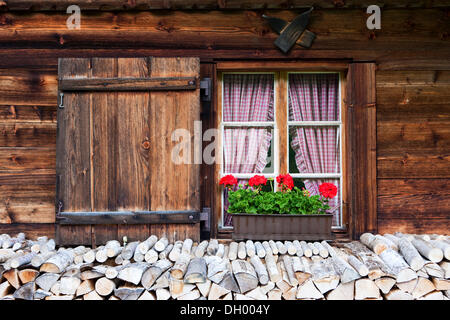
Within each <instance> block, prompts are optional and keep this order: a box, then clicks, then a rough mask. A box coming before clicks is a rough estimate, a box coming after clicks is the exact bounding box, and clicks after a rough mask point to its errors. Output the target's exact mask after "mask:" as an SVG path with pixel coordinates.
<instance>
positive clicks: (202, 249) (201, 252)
mask: <svg viewBox="0 0 450 320" xmlns="http://www.w3.org/2000/svg"><path fill="white" fill-rule="evenodd" d="M207 247H208V241H207V240H204V241H202V242H200V244H199V245H198V246H197V249H196V250H195V256H196V257H197V258H201V257H203V256H204V255H205V252H206V248H207Z"/></svg>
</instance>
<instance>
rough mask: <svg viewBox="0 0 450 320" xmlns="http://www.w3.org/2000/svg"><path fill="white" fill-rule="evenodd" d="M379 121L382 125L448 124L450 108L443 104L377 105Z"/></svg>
mask: <svg viewBox="0 0 450 320" xmlns="http://www.w3.org/2000/svg"><path fill="white" fill-rule="evenodd" d="M424 86H425V85H424ZM377 121H379V122H380V123H381V122H397V123H413V122H418V123H422V122H433V121H443V122H448V121H450V106H449V105H442V104H433V105H426V104H424V105H416V104H412V105H410V104H391V103H389V104H379V105H377Z"/></svg>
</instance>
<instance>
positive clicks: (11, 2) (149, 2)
mask: <svg viewBox="0 0 450 320" xmlns="http://www.w3.org/2000/svg"><path fill="white" fill-rule="evenodd" d="M71 4H73V3H71V2H67V1H61V0H4V1H2V4H0V10H8V11H24V10H32V11H66V9H67V7H68V6H69V5H71ZM74 4H76V5H77V6H79V7H80V8H81V10H100V11H112V10H114V11H116V10H214V9H220V10H242V9H305V8H309V7H311V6H314V7H315V8H326V9H333V8H339V9H345V8H364V9H365V8H367V6H368V5H371V4H375V5H378V6H380V7H381V8H406V7H408V8H429V7H446V6H448V2H446V1H445V0H434V1H423V0H386V1H378V0H374V1H371V2H367V1H360V0H346V1H330V0H315V1H312V0H292V1H285V0H271V1H267V0H245V1H242V0H226V1H222V0H159V1H158V0H156V1H155V0H134V1H125V0H95V1H92V0H77V1H76V2H75V3H74Z"/></svg>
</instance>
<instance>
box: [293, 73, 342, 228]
mask: <svg viewBox="0 0 450 320" xmlns="http://www.w3.org/2000/svg"><path fill="white" fill-rule="evenodd" d="M338 90H339V76H338V75H337V74H332V73H330V74H307V73H305V74H290V75H289V120H291V121H338V120H339V101H338V99H339V93H338ZM290 133H291V136H292V143H291V146H292V149H293V150H294V151H295V162H296V164H297V168H298V170H299V172H300V173H339V172H340V162H339V161H340V159H339V158H340V157H339V155H340V154H339V143H340V141H339V128H338V127H291V128H290ZM323 182H331V183H334V184H335V185H336V186H337V187H338V190H340V188H339V180H327V181H325V180H320V179H309V180H305V181H304V183H305V187H306V188H307V189H308V190H309V191H310V192H311V194H319V185H320V184H321V183H323ZM329 205H330V207H331V208H332V209H330V212H332V213H334V219H333V224H334V225H338V224H339V221H340V194H339V193H338V195H337V196H336V197H335V198H333V199H332V200H331V201H330V202H329Z"/></svg>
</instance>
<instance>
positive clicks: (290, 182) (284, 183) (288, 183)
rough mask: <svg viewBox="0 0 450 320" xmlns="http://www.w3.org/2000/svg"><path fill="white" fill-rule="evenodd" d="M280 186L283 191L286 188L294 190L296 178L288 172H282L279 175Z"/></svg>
mask: <svg viewBox="0 0 450 320" xmlns="http://www.w3.org/2000/svg"><path fill="white" fill-rule="evenodd" d="M277 183H278V187H281V190H282V191H285V190H286V189H289V190H292V188H294V179H292V177H291V175H290V174H289V173H288V174H280V175H279V176H278V177H277Z"/></svg>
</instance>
